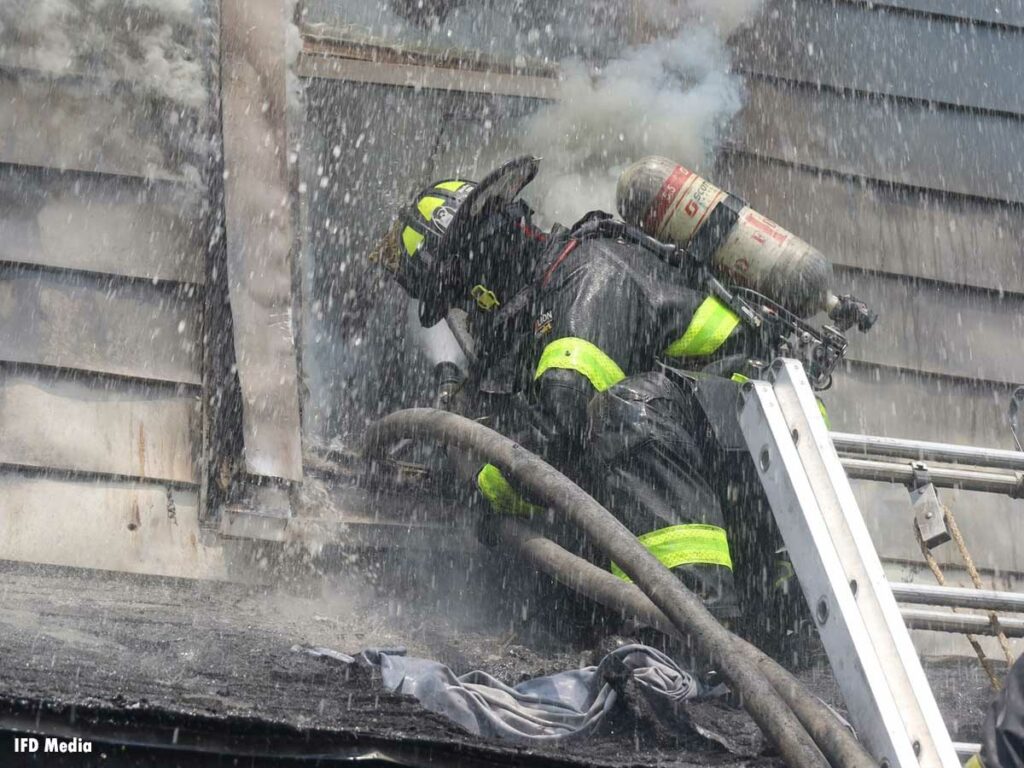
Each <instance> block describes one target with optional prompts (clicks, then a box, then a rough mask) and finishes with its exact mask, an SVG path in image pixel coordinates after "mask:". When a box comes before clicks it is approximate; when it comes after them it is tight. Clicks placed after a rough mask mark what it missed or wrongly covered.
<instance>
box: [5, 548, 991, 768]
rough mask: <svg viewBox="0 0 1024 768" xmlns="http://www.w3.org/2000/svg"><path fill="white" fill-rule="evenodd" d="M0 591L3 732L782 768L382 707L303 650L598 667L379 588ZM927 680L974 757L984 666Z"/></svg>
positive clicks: (505, 675) (52, 587)
mask: <svg viewBox="0 0 1024 768" xmlns="http://www.w3.org/2000/svg"><path fill="white" fill-rule="evenodd" d="M0 576H2V578H0V585H2V586H0V659H2V660H3V661H2V662H0V720H3V719H4V718H6V717H12V716H17V717H26V716H27V715H28V714H30V713H34V715H33V716H34V717H36V718H41V720H40V723H41V725H40V727H47V723H49V724H50V725H52V726H53V727H57V726H60V725H63V727H67V726H68V725H69V724H70V723H76V727H82V728H98V727H99V725H97V724H103V723H106V724H107V725H106V726H104V727H105V728H106V729H107V732H109V730H110V728H109V726H110V723H117V724H118V727H119V728H120V729H121V732H122V733H125V732H127V733H131V732H132V729H135V730H136V731H144V732H146V733H150V734H156V735H155V736H153V738H156V739H157V740H160V739H165V740H166V739H167V738H168V736H167V733H166V732H167V731H169V730H170V729H171V728H172V727H173V728H175V729H179V736H178V737H176V738H181V739H184V738H185V736H184V735H182V734H185V735H188V734H191V735H190V736H188V738H192V739H193V740H198V742H204V743H207V744H208V745H209V744H211V743H214V742H216V743H217V744H221V747H223V746H224V744H234V746H233V747H232V748H233V749H238V748H239V746H238V745H239V744H244V745H248V746H247V747H246V748H247V749H248V748H252V744H253V743H254V741H253V735H254V734H259V737H260V739H261V740H262V741H261V743H262V745H263V748H265V747H266V745H268V744H269V745H271V748H275V749H291V748H292V747H293V746H294V745H295V744H300V745H304V746H302V748H303V749H306V750H308V749H310V748H311V747H312V746H316V747H317V748H318V749H320V750H321V752H323V751H324V750H328V751H329V749H340V748H341V747H343V746H346V745H347V746H351V745H353V744H364V745H365V744H367V743H372V744H378V745H379V744H396V743H404V744H407V745H408V744H409V743H413V742H415V743H417V744H434V745H445V748H446V749H451V748H456V749H459V750H462V752H464V753H466V750H469V752H472V753H473V754H477V752H479V755H478V756H480V755H490V758H488V759H490V760H493V761H498V758H499V757H501V756H504V757H502V761H503V760H505V759H506V758H509V757H510V756H518V757H517V759H518V760H521V761H524V762H528V760H529V758H530V757H533V758H537V759H540V758H545V759H549V758H552V759H553V758H557V759H559V760H565V761H568V763H569V764H585V765H688V764H708V763H716V764H739V763H743V764H745V765H768V764H774V763H775V761H774V760H772V759H770V758H767V757H763V756H762V757H739V756H734V755H730V754H729V753H727V752H725V751H723V750H722V749H720V748H719V747H717V746H716V745H714V744H712V743H710V742H708V741H705V740H703V739H700V738H699V737H696V736H694V735H693V734H690V735H688V736H685V737H683V738H682V740H680V738H679V736H678V735H674V734H665V733H659V732H658V729H657V728H653V727H651V724H650V722H648V721H646V720H645V719H644V718H643V717H642V713H640V712H636V711H630V712H626V713H624V714H623V716H621V717H619V718H617V719H616V721H615V722H616V726H615V727H614V728H613V729H612V731H611V732H609V733H604V734H602V735H601V736H599V737H593V738H589V739H586V740H585V741H579V742H575V743H568V744H565V745H563V746H558V747H545V748H543V749H541V750H539V751H538V750H523V749H521V748H516V747H511V746H509V745H507V744H501V743H500V742H493V741H491V742H489V741H486V740H483V739H479V738H477V737H473V736H470V735H468V734H466V733H465V732H463V731H461V730H460V729H459V728H457V727H456V726H454V725H452V724H450V723H448V722H447V721H446V720H444V719H443V718H442V717H440V716H438V715H434V714H431V713H429V712H426V711H424V710H423V709H421V708H420V707H419V706H418V705H417V703H416V702H415V701H413V700H412V699H410V698H408V697H403V696H395V695H390V694H387V693H383V692H381V691H380V689H379V681H378V680H376V679H374V678H373V677H371V676H370V675H369V673H368V672H364V671H355V672H353V671H352V670H351V669H349V668H348V667H345V666H342V665H339V664H338V663H337V662H333V661H330V660H327V659H323V658H314V657H312V656H310V655H308V654H304V653H299V652H295V651H293V650H292V647H293V646H294V645H295V644H313V645H323V646H327V647H330V648H333V649H337V650H340V651H344V652H348V653H354V652H357V651H359V650H361V649H363V648H365V647H370V646H375V647H388V646H397V645H403V646H405V647H407V648H408V651H409V653H410V654H413V655H419V656H426V657H430V658H436V659H439V660H441V661H443V662H445V663H447V664H448V665H450V666H451V667H452V668H453V669H454V670H455V671H456V672H457V673H462V672H465V671H468V670H469V669H472V668H480V669H483V670H485V671H487V672H490V673H491V674H493V675H495V676H496V677H498V678H499V679H502V680H503V681H505V682H507V683H510V684H515V683H516V682H518V681H519V680H521V679H523V678H525V677H532V676H536V675H541V674H547V673H551V672H555V671H558V670H562V669H569V668H572V667H576V666H581V665H585V664H589V663H592V661H593V655H594V652H592V651H590V650H577V649H574V648H572V647H569V646H562V647H559V646H558V644H557V642H555V641H550V640H549V641H548V643H547V644H546V645H544V644H542V648H541V652H538V651H537V650H533V649H531V648H528V647H526V646H525V645H522V644H520V643H519V642H518V639H519V635H518V634H516V633H515V632H514V631H495V630H494V629H493V628H492V629H490V630H488V629H487V628H486V626H485V625H483V624H480V623H478V625H477V626H473V621H471V620H469V619H467V618H466V617H462V618H459V619H455V618H453V615H452V614H447V615H446V614H445V613H443V612H440V611H438V610H436V605H435V604H431V603H430V602H429V601H424V600H422V599H418V598H415V597H414V598H413V599H411V600H407V601H406V600H399V599H395V598H394V597H391V598H388V599H383V598H377V597H373V596H372V594H373V593H372V590H371V589H370V587H369V586H368V585H365V584H363V585H362V586H361V587H360V588H359V589H348V590H344V589H340V588H338V587H337V586H333V587H324V586H323V584H322V583H321V584H319V585H318V586H317V587H316V588H315V589H314V588H313V587H312V586H310V584H305V585H295V584H291V585H289V587H288V588H287V589H286V588H268V587H266V586H247V585H241V584H231V583H223V582H191V581H187V580H177V579H166V578H156V577H143V576H133V575H125V574H115V573H111V572H95V571H92V572H90V571H81V570H76V569H69V568H58V567H52V566H31V565H24V564H13V563H0ZM334 581H335V584H337V579H336V577H335V579H334ZM417 604H419V606H420V609H417ZM533 647H534V648H535V647H537V646H533ZM929 675H930V677H931V678H932V680H933V685H934V686H935V690H936V694H937V696H938V698H939V700H940V706H941V708H942V709H943V711H944V712H946V714H947V718H951V720H950V724H951V726H952V728H951V730H952V731H953V732H954V736H955V738H957V739H959V740H975V739H976V738H977V736H978V730H979V728H980V724H981V722H982V719H983V716H984V711H983V708H984V705H985V703H986V702H987V700H988V696H989V693H988V691H987V690H986V688H985V685H984V681H983V679H982V677H981V675H980V672H979V671H978V670H977V664H976V663H975V662H973V660H969V659H968V660H965V661H963V662H943V663H938V664H933V665H930V667H929ZM802 676H803V677H804V678H805V679H806V680H807V682H808V683H809V684H810V685H811V687H812V688H813V689H814V690H815V691H817V692H818V693H819V694H820V695H822V696H823V698H825V699H826V700H829V701H832V702H835V701H836V700H837V698H838V697H837V695H836V690H835V686H834V683H833V681H832V679H831V677H830V675H829V674H828V673H827V670H824V669H821V668H816V669H814V670H809V671H804V672H803V673H802ZM693 716H694V719H695V720H696V721H697V722H698V723H704V724H708V723H710V724H712V725H715V724H719V725H721V724H722V723H726V725H727V728H728V730H729V732H730V733H731V734H733V735H734V736H735V737H736V740H737V743H741V744H745V745H747V746H746V748H745V749H744V751H746V752H747V754H750V753H751V752H753V753H756V752H757V746H758V738H757V737H758V734H757V731H756V727H755V726H753V724H752V722H751V721H750V720H749V718H747V716H746V715H745V714H744V713H742V712H741V711H737V710H733V709H730V708H728V707H727V706H725V705H724V704H723V703H721V702H715V703H713V704H708V705H706V706H704V705H702V706H701V707H699V708H698V709H697V710H695V711H694V713H693ZM90 724H91V725H90ZM161 729H162V730H161ZM101 730H102V729H101ZM161 734H162V735H161ZM204 734H205V736H204ZM211 734H215V735H216V738H213V737H212V736H211ZM135 735H136V736H138V733H136V734H135ZM229 737H230V738H229ZM211 739H212V741H211ZM232 739H233V740H234V741H231V740H232ZM751 745H753V746H751ZM480 750H482V752H480ZM466 754H467V755H468V754H469V753H466ZM499 762H500V761H499Z"/></svg>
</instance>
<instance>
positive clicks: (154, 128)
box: [0, 70, 187, 181]
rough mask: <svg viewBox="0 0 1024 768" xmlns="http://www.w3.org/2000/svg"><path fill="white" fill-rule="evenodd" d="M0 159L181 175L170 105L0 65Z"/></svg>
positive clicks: (61, 167)
mask: <svg viewBox="0 0 1024 768" xmlns="http://www.w3.org/2000/svg"><path fill="white" fill-rule="evenodd" d="M0 105H2V106H3V108H2V109H0V162H2V163H10V164H16V165H27V166H38V167H41V168H55V169H59V170H65V171H86V172H92V173H107V174H116V175H124V176H134V177H140V178H147V179H155V180H166V181H183V180H184V176H183V175H182V170H183V168H182V165H183V163H184V162H185V160H186V158H185V156H184V155H183V153H182V151H181V149H182V147H181V145H180V144H179V142H181V141H182V140H187V136H185V135H184V133H185V132H182V133H175V132H174V131H173V130H170V126H169V124H168V123H169V121H170V119H171V112H173V111H174V107H173V105H169V104H166V105H162V106H161V105H154V104H152V103H151V102H147V101H146V100H145V99H142V98H141V97H136V98H133V97H131V96H130V95H129V94H119V96H118V98H111V97H110V94H109V93H104V91H103V90H102V89H100V88H98V87H96V86H95V84H91V83H78V82H75V81H64V80H59V81H54V80H49V79H46V78H41V77H35V76H32V75H23V76H20V77H15V76H13V75H12V74H11V73H10V72H5V71H3V70H0Z"/></svg>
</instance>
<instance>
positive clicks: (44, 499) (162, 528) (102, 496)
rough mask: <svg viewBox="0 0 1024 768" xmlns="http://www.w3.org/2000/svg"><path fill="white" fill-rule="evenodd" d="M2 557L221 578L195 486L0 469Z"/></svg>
mask: <svg viewBox="0 0 1024 768" xmlns="http://www.w3.org/2000/svg"><path fill="white" fill-rule="evenodd" d="M0 559H10V560H25V561H29V562H39V563H55V564H60V565H72V566H79V567H84V568H103V569H109V570H117V571H130V572H142V573H154V574H165V575H169V576H187V577H189V578H218V577H223V576H224V575H225V567H224V560H223V554H222V552H221V550H220V549H219V548H213V547H209V546H208V545H206V544H205V543H204V542H203V541H202V540H201V531H200V528H199V523H198V501H197V496H196V493H195V491H192V490H180V489H172V488H169V487H161V486H159V485H154V484H148V483H147V484H139V483H131V482H117V481H95V480H85V479H72V478H64V477H53V476H50V477H47V476H40V475H34V474H26V473H23V472H17V471H2V472H0Z"/></svg>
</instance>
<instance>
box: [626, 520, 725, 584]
mask: <svg viewBox="0 0 1024 768" xmlns="http://www.w3.org/2000/svg"><path fill="white" fill-rule="evenodd" d="M637 540H638V541H639V542H640V543H641V544H643V545H644V546H645V547H647V551H648V552H650V553H651V554H652V555H654V556H655V557H656V558H658V562H660V563H661V564H662V565H664V566H665V567H666V568H670V569H671V568H677V567H679V566H680V565H691V564H699V565H722V566H725V567H726V568H728V569H729V570H730V571H731V570H732V558H731V557H730V556H729V539H728V538H727V537H726V535H725V529H724V528H719V527H718V526H717V525H705V524H702V523H690V524H688V525H671V526H669V527H668V528H659V529H658V530H656V531H651V532H650V533H645V534H643V535H642V536H637ZM612 573H613V574H615V575H616V576H618V577H619V578H620V579H622V580H623V581H632V579H630V578H629V577H628V576H627V575H626V574H625V573H624V572H623V571H622V569H621V568H619V566H617V565H616V564H615V563H612Z"/></svg>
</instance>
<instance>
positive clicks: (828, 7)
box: [730, 0, 1024, 113]
mask: <svg viewBox="0 0 1024 768" xmlns="http://www.w3.org/2000/svg"><path fill="white" fill-rule="evenodd" d="M730 42H731V47H732V49H733V51H734V59H733V63H734V64H735V65H738V66H739V67H740V68H742V69H743V70H745V71H748V72H760V73H764V74H768V75H776V76H779V77H785V78H788V79H792V80H800V81H803V82H808V83H820V84H823V85H830V86H837V87H840V88H853V89H856V90H860V91H870V92H872V93H881V94H888V95H893V96H904V97H909V98H916V99H926V100H929V101H937V102H943V103H947V104H957V105H960V106H965V107H978V108H981V109H991V110H997V111H1005V112H1015V113H1022V112H1024V90H1022V89H1021V88H1020V84H1019V82H1018V80H1017V73H1016V67H1015V64H1016V63H1017V62H1019V61H1021V60H1022V59H1024V34H1022V33H1021V32H1020V31H1016V30H1007V29H1001V28H996V27H993V26H991V25H988V24H970V23H964V22H957V21H955V20H952V19H950V20H943V19H935V18H928V17H923V16H920V15H916V14H909V13H902V12H899V11H889V10H886V9H884V8H880V7H878V6H874V7H870V8H869V7H867V6H866V5H856V4H852V3H848V2H838V3H832V2H822V1H821V0H797V2H794V0H771V1H770V2H769V3H768V4H767V6H766V8H765V11H764V13H763V14H761V15H760V16H759V17H758V20H757V21H756V22H755V23H753V24H750V25H749V26H747V27H746V28H744V29H743V30H741V31H740V32H739V33H738V34H737V35H735V36H734V38H733V39H732V40H731V41H730Z"/></svg>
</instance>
